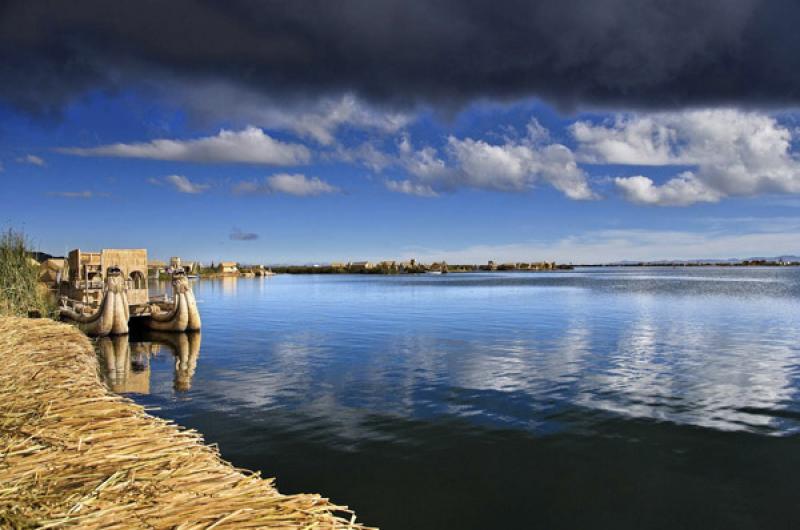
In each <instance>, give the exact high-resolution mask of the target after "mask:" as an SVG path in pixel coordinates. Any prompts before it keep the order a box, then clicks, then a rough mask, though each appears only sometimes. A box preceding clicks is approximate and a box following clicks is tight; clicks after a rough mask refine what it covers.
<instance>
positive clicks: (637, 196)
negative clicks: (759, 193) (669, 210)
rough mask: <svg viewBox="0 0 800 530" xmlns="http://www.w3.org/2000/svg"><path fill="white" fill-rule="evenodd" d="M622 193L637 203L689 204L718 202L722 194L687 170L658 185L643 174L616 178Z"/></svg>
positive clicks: (661, 204) (615, 181)
mask: <svg viewBox="0 0 800 530" xmlns="http://www.w3.org/2000/svg"><path fill="white" fill-rule="evenodd" d="M614 183H615V184H616V185H617V187H618V188H619V190H620V191H621V192H622V195H623V196H624V197H625V198H626V199H627V200H629V201H631V202H634V203H637V204H657V205H659V206H688V205H690V204H694V203H697V202H717V201H718V200H719V199H720V198H721V197H722V194H721V193H720V192H719V191H717V190H714V189H712V188H709V187H708V186H707V185H705V184H704V183H703V182H702V181H700V180H699V179H698V178H697V177H696V176H695V175H694V174H693V173H691V172H690V171H686V172H684V173H681V174H680V175H678V176H677V177H674V178H671V179H670V180H668V181H667V182H666V183H664V184H662V185H660V186H657V185H656V184H655V183H654V182H653V180H652V179H649V178H647V177H644V176H642V175H636V176H634V177H617V178H615V179H614Z"/></svg>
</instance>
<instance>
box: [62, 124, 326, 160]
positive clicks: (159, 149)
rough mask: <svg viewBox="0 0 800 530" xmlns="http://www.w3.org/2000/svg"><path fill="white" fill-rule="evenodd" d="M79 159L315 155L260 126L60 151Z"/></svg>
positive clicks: (298, 157) (297, 157)
mask: <svg viewBox="0 0 800 530" xmlns="http://www.w3.org/2000/svg"><path fill="white" fill-rule="evenodd" d="M59 151H60V152H62V153H67V154H71V155H78V156H112V157H126V158H150V159H156V160H177V161H185V162H244V163H250V164H268V165H277V166H284V165H298V164H306V163H308V162H309V161H310V159H311V153H310V151H309V150H308V148H306V147H305V146H304V145H301V144H296V143H288V142H282V141H280V140H276V139H275V138H272V137H271V136H269V135H268V134H266V133H265V132H264V131H262V130H261V129H259V128H258V127H247V128H246V129H242V130H241V131H229V130H225V129H222V130H221V131H220V132H219V133H218V134H217V135H216V136H207V137H203V138H197V139H193V140H170V139H159V140H153V141H151V142H140V143H130V144H125V143H117V144H110V145H101V146H98V147H89V148H83V147H69V148H62V149H60V150H59Z"/></svg>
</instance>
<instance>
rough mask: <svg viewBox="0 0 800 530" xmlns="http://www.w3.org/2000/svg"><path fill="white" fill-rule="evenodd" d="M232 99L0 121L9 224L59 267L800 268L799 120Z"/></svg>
mask: <svg viewBox="0 0 800 530" xmlns="http://www.w3.org/2000/svg"><path fill="white" fill-rule="evenodd" d="M223 100H224V101H232V102H233V103H231V105H230V106H227V107H226V106H225V105H222V106H216V107H215V108H213V109H212V110H211V111H209V109H207V108H203V107H202V105H199V104H198V101H200V102H202V94H198V95H195V94H190V95H188V96H187V95H186V94H184V95H183V96H182V98H181V99H180V100H171V99H170V98H165V97H163V96H156V95H153V94H149V93H147V92H143V91H135V90H130V91H122V92H116V93H114V94H108V93H103V92H93V93H89V94H87V95H85V96H84V97H82V98H79V99H76V100H74V101H73V102H71V103H69V104H68V105H67V106H66V107H65V108H64V110H63V113H62V115H60V116H57V117H52V116H51V117H37V116H33V115H30V114H29V113H25V112H21V111H19V110H17V109H15V108H14V107H12V106H2V107H0V163H2V168H3V170H2V172H0V180H2V182H3V188H2V189H3V192H2V196H1V197H0V212H2V213H0V223H1V224H3V225H5V226H11V227H15V228H19V229H23V230H24V231H25V232H26V233H27V234H28V235H29V237H31V238H32V239H33V240H34V242H35V243H36V244H37V246H39V247H40V248H41V249H42V250H45V251H47V252H50V253H53V254H62V253H64V252H65V251H67V250H69V249H71V248H76V247H80V248H85V249H99V248H107V247H123V248H126V247H134V248H139V247H144V248H147V249H148V250H149V251H150V254H151V256H153V257H160V258H164V257H168V256H171V255H180V256H183V257H185V258H187V259H188V258H191V259H200V260H203V261H210V260H216V261H218V260H221V259H233V260H239V261H246V262H250V261H252V262H264V263H285V262H294V263H305V262H325V261H346V260H356V259H373V260H374V259H406V258H411V257H416V258H418V259H423V260H433V259H442V258H443V259H447V260H448V261H451V262H484V261H486V260H488V259H496V260H557V261H559V262H578V263H579V262H597V261H614V260H622V259H667V258H676V259H679V258H725V257H747V256H753V255H780V254H800V237H799V236H798V235H797V234H798V230H797V229H798V228H800V209H799V208H800V198H798V197H797V195H796V193H798V192H800V176H798V171H797V168H798V167H800V165H798V162H797V160H796V153H795V149H796V138H797V137H798V134H800V133H798V131H797V128H796V118H797V117H796V115H795V114H794V113H793V112H792V111H781V112H774V111H772V112H766V111H743V110H736V109H732V108H713V109H703V108H701V109H690V110H681V111H670V112H617V111H614V110H610V109H607V110H604V111H597V112H572V113H561V112H559V111H557V110H555V109H554V108H553V107H551V106H549V105H547V104H545V103H543V102H541V101H538V100H535V99H524V100H517V101H513V102H510V103H503V104H500V103H491V102H475V103H472V104H469V105H466V106H464V107H462V108H460V109H459V110H456V111H448V112H447V113H443V112H440V111H438V110H436V109H434V108H432V107H426V106H416V107H406V108H403V110H389V109H388V108H385V107H382V106H377V105H371V104H369V103H367V102H365V101H363V100H360V99H359V98H357V97H355V96H351V95H343V96H331V97H326V98H321V99H316V100H313V101H309V102H305V103H303V104H299V105H294V106H285V105H282V104H280V103H275V102H274V101H267V100H263V99H261V98H260V97H258V96H253V95H248V94H244V95H242V96H241V97H232V98H227V99H226V98H223ZM220 131H228V132H227V133H222V134H221V133H220ZM225 134H227V135H228V136H227V138H224V136H225ZM248 135H249V136H248ZM154 141H155V142H154ZM721 149H722V150H723V151H724V152H720V150H721Z"/></svg>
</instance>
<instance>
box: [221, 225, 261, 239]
mask: <svg viewBox="0 0 800 530" xmlns="http://www.w3.org/2000/svg"><path fill="white" fill-rule="evenodd" d="M228 237H229V238H230V239H231V240H232V241H255V240H256V239H258V234H256V233H254V232H243V231H242V230H241V229H239V228H236V227H234V228H233V229H232V230H231V233H230V235H229V236H228Z"/></svg>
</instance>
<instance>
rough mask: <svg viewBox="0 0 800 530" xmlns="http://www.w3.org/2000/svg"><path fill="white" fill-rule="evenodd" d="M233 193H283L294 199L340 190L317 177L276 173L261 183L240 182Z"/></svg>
mask: <svg viewBox="0 0 800 530" xmlns="http://www.w3.org/2000/svg"><path fill="white" fill-rule="evenodd" d="M233 191H234V193H238V194H251V193H285V194H287V195H294V196H296V197H310V196H315V195H324V194H327V193H338V192H339V191H341V190H340V189H339V188H338V187H336V186H333V185H332V184H329V183H327V182H325V181H324V180H320V179H319V178H318V177H311V178H309V177H306V176H305V175H303V174H299V173H298V174H293V175H292V174H288V173H278V174H276V175H272V176H270V177H267V178H266V179H264V180H262V181H246V182H240V183H239V184H237V185H236V186H234V188H233Z"/></svg>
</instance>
